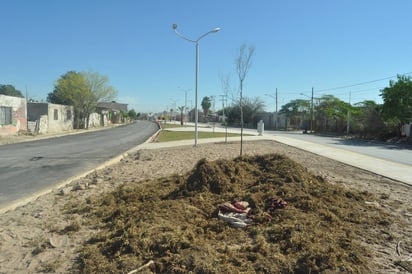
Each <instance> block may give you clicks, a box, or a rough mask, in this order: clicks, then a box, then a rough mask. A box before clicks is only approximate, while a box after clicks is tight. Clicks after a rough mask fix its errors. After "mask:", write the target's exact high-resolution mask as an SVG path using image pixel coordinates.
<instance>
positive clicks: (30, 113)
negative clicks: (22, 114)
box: [27, 103, 49, 121]
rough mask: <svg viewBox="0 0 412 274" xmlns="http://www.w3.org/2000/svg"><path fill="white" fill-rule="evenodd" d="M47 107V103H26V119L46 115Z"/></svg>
mask: <svg viewBox="0 0 412 274" xmlns="http://www.w3.org/2000/svg"><path fill="white" fill-rule="evenodd" d="M48 109H49V104H48V103H27V119H29V121H36V120H39V119H40V116H42V115H47V114H48Z"/></svg>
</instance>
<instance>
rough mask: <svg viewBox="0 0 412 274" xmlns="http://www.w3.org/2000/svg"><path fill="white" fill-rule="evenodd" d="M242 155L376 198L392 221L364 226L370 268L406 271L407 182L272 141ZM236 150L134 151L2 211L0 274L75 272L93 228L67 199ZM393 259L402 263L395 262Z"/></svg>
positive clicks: (411, 231) (409, 237) (410, 230)
mask: <svg viewBox="0 0 412 274" xmlns="http://www.w3.org/2000/svg"><path fill="white" fill-rule="evenodd" d="M243 152H244V154H247V155H255V154H265V153H272V152H273V153H281V154H285V155H287V156H288V157H289V158H291V159H293V160H295V161H296V162H298V163H300V164H302V165H303V166H305V167H307V168H308V169H309V170H310V171H312V172H314V173H315V174H317V175H321V176H323V177H324V178H326V179H327V180H328V181H329V182H331V183H334V184H340V185H343V186H345V187H347V188H354V189H358V190H361V191H368V192H369V193H372V194H373V197H375V199H374V200H371V201H370V205H371V206H376V207H380V208H382V209H383V210H385V211H386V212H388V213H389V214H391V215H393V216H394V220H396V221H395V222H393V223H392V224H391V225H390V226H389V227H390V229H388V230H387V231H378V229H376V228H374V227H370V228H369V229H370V234H371V237H370V238H377V239H378V240H377V241H369V240H368V239H365V242H364V245H365V247H366V248H367V249H368V250H370V252H371V257H372V258H373V262H372V263H371V265H373V266H374V273H409V272H411V271H412V270H411V269H410V268H409V270H407V269H408V267H410V266H411V264H410V263H405V261H407V260H408V258H411V257H410V256H411V255H410V254H412V195H411V190H412V187H410V186H406V185H403V184H401V183H398V182H396V181H393V180H390V179H387V178H383V177H381V176H379V175H375V174H372V173H370V172H367V171H364V170H360V169H357V168H356V167H351V166H348V165H345V164H342V163H339V162H336V161H332V160H329V159H326V158H323V157H320V156H317V155H314V154H312V153H308V152H305V151H301V150H298V149H295V148H293V147H290V146H286V145H283V144H280V143H276V142H272V141H258V142H245V144H244V149H243ZM238 155H239V144H238V143H229V144H223V143H219V144H205V145H201V146H199V147H197V148H193V147H192V146H185V147H175V148H167V149H156V150H140V151H138V152H137V153H136V154H134V155H130V156H128V157H126V158H124V159H123V160H122V161H121V162H119V163H118V164H114V165H113V166H110V167H108V168H106V169H103V170H98V171H94V172H92V173H91V174H89V175H88V176H86V177H85V178H82V179H79V180H77V181H73V182H71V183H70V184H69V185H67V186H65V187H64V188H62V189H56V190H54V191H53V192H51V193H49V194H47V195H44V196H41V197H40V198H38V199H37V200H36V201H33V202H31V203H29V204H27V205H25V206H23V207H20V208H17V209H15V210H13V211H9V212H6V213H4V214H2V215H1V216H0V273H39V272H48V273H75V272H76V270H75V269H72V266H73V265H74V263H75V262H76V257H77V254H78V250H79V247H81V246H82V244H83V243H84V241H85V240H87V239H88V238H89V237H90V236H91V235H92V234H93V233H95V232H96V231H94V230H93V228H90V227H88V226H86V225H83V224H84V223H86V220H84V219H82V218H84V217H81V216H80V215H76V214H67V211H65V207H67V205H68V204H69V203H73V202H76V201H84V200H85V199H86V198H87V197H89V196H90V195H100V194H101V193H104V192H108V191H111V190H112V189H114V188H115V187H116V186H118V185H120V184H123V183H138V182H139V181H141V180H144V179H151V178H155V177H163V176H167V175H171V174H184V173H186V172H188V171H190V170H191V169H192V168H193V166H194V165H195V163H196V162H197V161H198V160H199V159H201V158H206V159H208V160H216V159H219V158H234V157H236V156H238ZM399 261H403V262H404V263H401V264H404V265H405V266H404V267H402V266H399ZM396 262H398V263H396ZM405 267H406V268H405ZM408 271H409V272H408ZM411 273H412V272H411Z"/></svg>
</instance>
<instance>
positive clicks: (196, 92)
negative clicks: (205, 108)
mask: <svg viewBox="0 0 412 274" xmlns="http://www.w3.org/2000/svg"><path fill="white" fill-rule="evenodd" d="M172 28H173V30H174V32H175V33H176V35H177V36H179V37H180V38H182V39H184V40H186V41H189V42H191V43H195V45H196V80H195V146H197V139H198V132H197V124H198V121H199V113H198V111H197V101H198V100H197V95H198V71H199V41H200V40H201V39H202V38H203V37H205V36H207V35H208V34H211V33H215V32H218V31H219V30H220V28H214V29H212V30H210V31H208V32H206V33H205V34H202V35H201V36H199V38H197V39H196V40H193V39H189V38H187V37H185V36H183V35H182V34H180V33H179V32H178V31H177V25H176V24H173V25H172Z"/></svg>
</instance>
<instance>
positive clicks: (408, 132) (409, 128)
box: [402, 123, 412, 137]
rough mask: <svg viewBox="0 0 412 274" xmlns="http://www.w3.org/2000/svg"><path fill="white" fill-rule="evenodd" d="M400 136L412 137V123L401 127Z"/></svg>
mask: <svg viewBox="0 0 412 274" xmlns="http://www.w3.org/2000/svg"><path fill="white" fill-rule="evenodd" d="M402 135H403V136H407V137H412V123H409V124H405V125H403V126H402Z"/></svg>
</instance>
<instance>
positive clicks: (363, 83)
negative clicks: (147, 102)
mask: <svg viewBox="0 0 412 274" xmlns="http://www.w3.org/2000/svg"><path fill="white" fill-rule="evenodd" d="M408 74H412V72H407V73H403V74H401V75H408ZM398 75H399V74H397V75H394V76H390V77H385V78H381V79H376V80H372V81H367V82H362V83H358V84H352V85H346V86H341V87H335V88H327V89H321V90H316V92H323V91H330V90H336V89H343V88H351V87H356V86H361V85H366V84H371V83H375V82H380V81H384V80H389V79H392V78H395V77H397V76H398Z"/></svg>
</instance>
